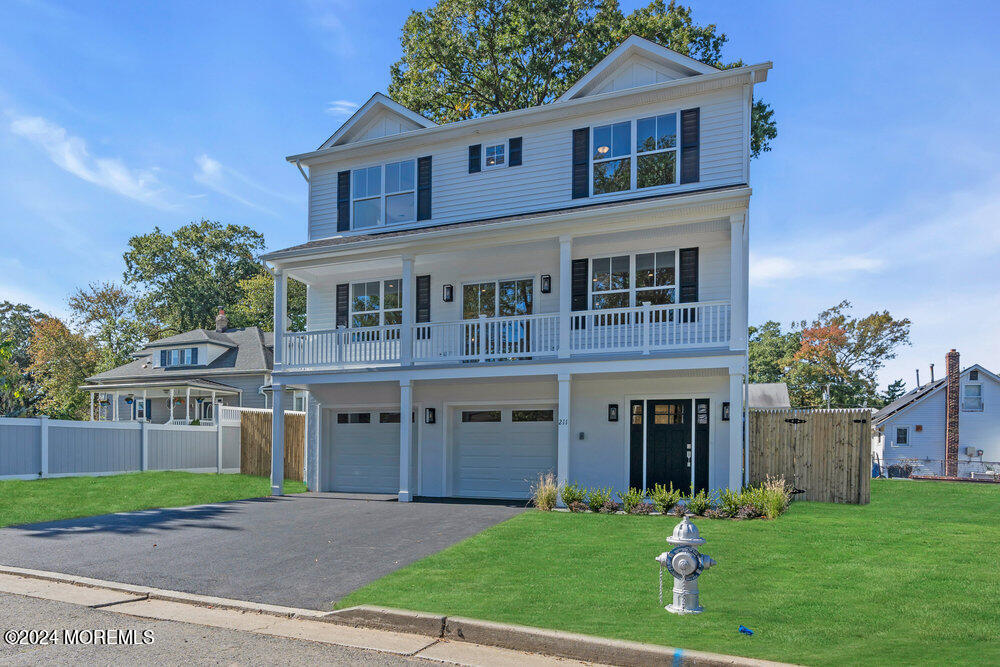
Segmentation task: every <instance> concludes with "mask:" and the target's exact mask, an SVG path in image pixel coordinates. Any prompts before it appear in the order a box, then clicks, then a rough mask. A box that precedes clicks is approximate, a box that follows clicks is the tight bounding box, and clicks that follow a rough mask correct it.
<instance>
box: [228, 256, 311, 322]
mask: <svg viewBox="0 0 1000 667" xmlns="http://www.w3.org/2000/svg"><path fill="white" fill-rule="evenodd" d="M239 288H240V292H241V295H240V298H239V300H238V301H236V303H234V304H233V305H232V306H231V307H230V308H229V310H228V311H226V312H227V314H228V316H229V324H230V326H234V327H260V328H261V329H263V330H264V331H274V278H273V277H272V276H271V273H270V272H269V271H261V272H260V273H258V274H257V275H255V276H253V277H252V278H246V279H245V280H241V281H240V282H239ZM287 301H288V321H287V326H288V330H289V331H304V330H305V328H306V286H305V283H300V282H299V281H297V280H292V279H290V278H289V280H288V297H287Z"/></svg>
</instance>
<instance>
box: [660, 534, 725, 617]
mask: <svg viewBox="0 0 1000 667" xmlns="http://www.w3.org/2000/svg"><path fill="white" fill-rule="evenodd" d="M667 542H669V543H670V544H673V545H675V546H674V548H673V549H671V550H670V551H664V552H663V553H662V554H660V555H659V556H657V557H656V561H657V562H658V563H659V564H660V604H663V570H664V569H666V570H667V572H669V573H670V574H671V576H673V578H674V601H673V604H668V605H667V606H666V607H664V609H666V610H667V611H669V612H672V613H674V614H700V613H701V612H702V611H703V610H704V608H703V607H702V606H701V605H700V604H698V577H700V576H701V573H702V572H704V571H705V570H707V569H708V568H710V567H712V566H713V565H715V561H714V560H712V557H711V556H709V555H707V554H703V553H699V551H698V549H697V547H699V546H701V545H702V544H704V543H705V538H703V537H701V535H699V533H698V527H697V526H695V525H694V524H693V523H691V521H690V520H689V519H688V517H686V516H685V517H684V520H683V521H681V522H680V523H679V524H677V525H676V526H675V527H674V534H673V535H671V536H670V537H668V538H667Z"/></svg>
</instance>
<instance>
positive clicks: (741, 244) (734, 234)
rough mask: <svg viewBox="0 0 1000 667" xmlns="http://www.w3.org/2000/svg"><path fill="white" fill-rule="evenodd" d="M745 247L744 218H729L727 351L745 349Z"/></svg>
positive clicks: (746, 308)
mask: <svg viewBox="0 0 1000 667" xmlns="http://www.w3.org/2000/svg"><path fill="white" fill-rule="evenodd" d="M748 261H749V260H748V257H747V245H746V216H745V215H744V214H742V213H741V214H739V215H732V216H730V217H729V295H730V301H731V302H732V309H731V310H730V314H729V326H730V331H729V349H731V350H745V349H746V348H747V343H746V339H747V310H748V307H747V289H746V286H747V284H746V273H747V267H748Z"/></svg>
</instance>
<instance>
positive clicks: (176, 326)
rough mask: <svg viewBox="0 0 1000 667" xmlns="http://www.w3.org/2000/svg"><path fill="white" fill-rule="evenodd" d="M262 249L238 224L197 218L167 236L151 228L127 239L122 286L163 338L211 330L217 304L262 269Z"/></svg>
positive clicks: (256, 236)
mask: <svg viewBox="0 0 1000 667" xmlns="http://www.w3.org/2000/svg"><path fill="white" fill-rule="evenodd" d="M263 249H264V236H263V235H262V234H260V233H258V232H256V231H254V230H253V229H251V228H250V227H246V226H243V225H232V224H227V225H223V224H222V223H219V222H213V221H209V220H202V221H200V222H192V223H190V224H188V225H185V226H183V227H181V228H179V229H177V230H176V231H175V232H173V233H170V234H168V233H165V232H163V231H161V230H160V228H159V227H156V228H154V230H153V231H152V232H151V233H149V234H143V235H141V236H134V237H132V238H131V239H130V240H129V249H128V250H127V251H126V252H125V255H124V259H125V273H124V278H125V283H126V284H128V285H132V286H134V287H135V289H136V290H137V292H138V294H139V299H138V303H137V309H138V311H139V313H141V314H142V315H143V316H144V317H146V318H147V320H148V321H150V322H155V323H157V324H159V325H160V326H161V327H162V331H161V333H162V334H163V335H171V334H175V333H181V332H184V331H189V330H191V329H196V328H199V327H202V328H212V327H214V326H215V316H216V314H217V312H218V310H217V309H218V308H219V306H227V305H229V304H233V303H236V302H237V301H238V300H239V299H240V297H241V290H240V287H239V282H240V281H241V280H245V279H247V278H252V277H253V276H255V275H257V274H258V273H259V272H260V271H261V264H260V259H259V256H260V253H261V251H262V250H263Z"/></svg>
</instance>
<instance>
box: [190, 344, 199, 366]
mask: <svg viewBox="0 0 1000 667" xmlns="http://www.w3.org/2000/svg"><path fill="white" fill-rule="evenodd" d="M191 364H192V365H193V366H197V365H198V348H196V347H192V348H191Z"/></svg>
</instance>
